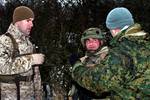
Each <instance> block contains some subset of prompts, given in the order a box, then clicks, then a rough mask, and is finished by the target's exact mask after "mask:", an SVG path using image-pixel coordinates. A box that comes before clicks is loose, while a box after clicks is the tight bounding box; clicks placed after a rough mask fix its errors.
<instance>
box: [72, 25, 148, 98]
mask: <svg viewBox="0 0 150 100" xmlns="http://www.w3.org/2000/svg"><path fill="white" fill-rule="evenodd" d="M146 35H148V34H147V33H145V32H144V31H141V27H140V25H139V24H135V25H133V26H131V27H129V28H128V29H126V30H123V31H122V32H120V33H119V35H118V36H116V37H115V38H113V40H112V41H111V43H110V44H111V47H110V49H109V52H108V55H107V56H106V58H105V60H103V61H101V62H100V64H97V65H95V66H94V68H92V69H91V68H87V67H85V66H84V64H83V63H81V62H77V63H76V64H75V65H74V67H73V70H72V77H73V79H74V80H75V81H76V82H77V83H78V84H79V85H81V86H82V87H84V88H86V89H88V90H91V91H93V92H95V93H96V94H97V95H101V93H103V92H108V91H109V92H111V97H108V98H110V99H115V100H118V99H119V100H122V99H123V100H135V99H142V100H148V99H149V98H150V77H149V76H150V43H149V42H150V41H149V40H147V38H146Z"/></svg>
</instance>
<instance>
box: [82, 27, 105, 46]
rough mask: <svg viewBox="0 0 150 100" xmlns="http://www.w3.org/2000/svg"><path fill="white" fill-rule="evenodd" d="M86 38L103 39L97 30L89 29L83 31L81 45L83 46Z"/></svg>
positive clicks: (100, 32)
mask: <svg viewBox="0 0 150 100" xmlns="http://www.w3.org/2000/svg"><path fill="white" fill-rule="evenodd" d="M88 38H96V39H101V40H102V39H104V35H103V33H102V31H101V30H100V29H99V28H89V29H87V30H85V31H84V32H83V34H82V37H81V43H82V45H83V46H84V45H85V44H84V42H85V40H86V39H88Z"/></svg>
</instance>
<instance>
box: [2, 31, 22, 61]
mask: <svg viewBox="0 0 150 100" xmlns="http://www.w3.org/2000/svg"><path fill="white" fill-rule="evenodd" d="M5 35H6V36H8V37H10V39H11V41H12V44H13V52H12V56H11V57H12V59H14V58H15V57H17V56H18V55H19V49H18V44H17V42H16V40H15V39H14V37H13V36H12V35H11V34H10V33H5Z"/></svg>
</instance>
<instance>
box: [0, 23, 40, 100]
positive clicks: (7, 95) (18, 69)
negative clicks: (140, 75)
mask: <svg viewBox="0 0 150 100" xmlns="http://www.w3.org/2000/svg"><path fill="white" fill-rule="evenodd" d="M7 32H8V33H9V34H11V35H12V36H13V37H14V39H15V40H16V42H17V44H18V49H19V54H29V55H25V56H20V57H19V56H18V57H16V58H14V59H12V57H11V55H12V53H13V50H14V49H13V43H12V40H11V39H10V37H8V36H6V35H5V34H3V35H1V36H0V75H11V74H17V73H20V75H22V76H32V74H33V70H34V72H35V75H34V81H33V80H29V81H27V82H26V81H21V82H20V96H21V100H31V98H33V97H34V95H37V94H35V93H38V95H39V94H40V97H39V98H41V96H42V95H41V92H42V91H41V90H42V88H41V78H40V73H39V68H38V67H35V68H33V67H32V53H33V45H32V43H31V42H30V41H29V37H25V36H24V35H23V33H21V32H20V31H19V30H18V29H17V28H16V27H15V26H14V25H13V24H11V25H10V26H9V28H8V30H7ZM35 87H36V88H35ZM0 88H1V100H5V99H9V100H16V98H17V96H16V85H15V83H10V84H9V83H3V82H0Z"/></svg>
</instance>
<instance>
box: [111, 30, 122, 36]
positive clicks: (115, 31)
mask: <svg viewBox="0 0 150 100" xmlns="http://www.w3.org/2000/svg"><path fill="white" fill-rule="evenodd" d="M119 32H120V29H112V30H111V34H112V36H113V37H115V36H116V35H117V34H118V33H119Z"/></svg>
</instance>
